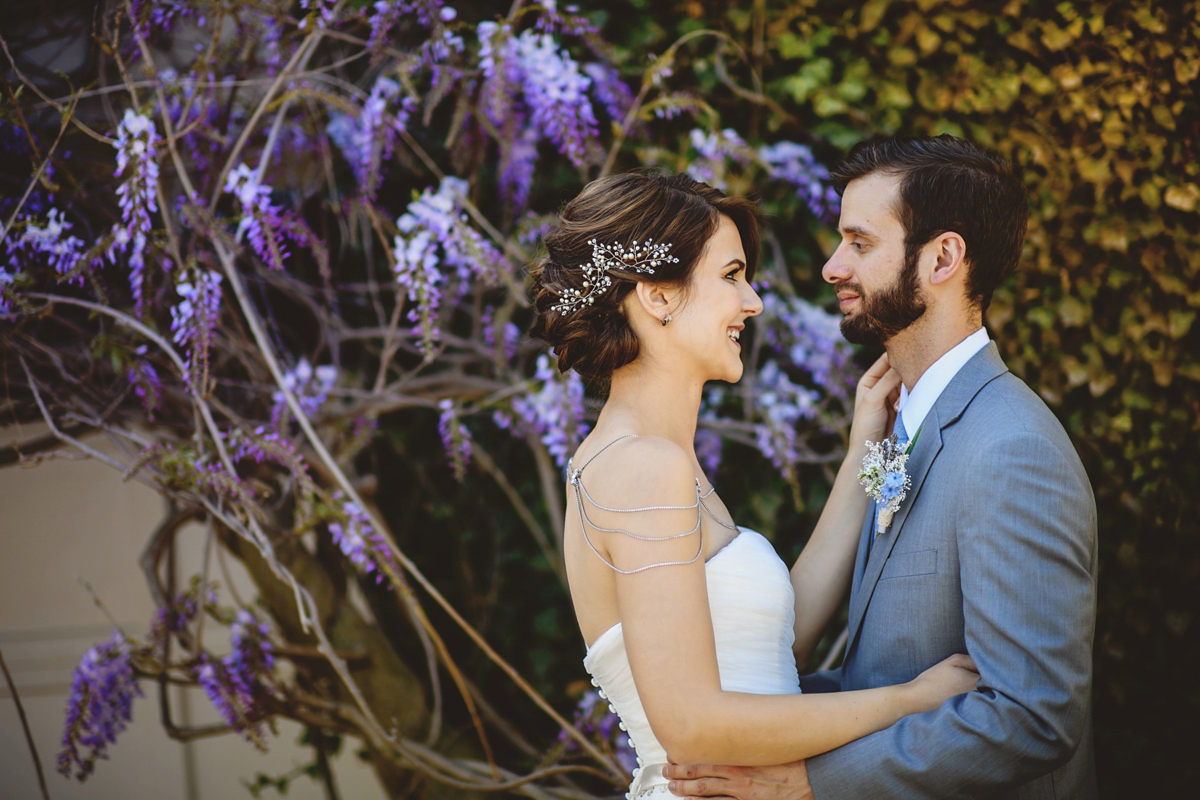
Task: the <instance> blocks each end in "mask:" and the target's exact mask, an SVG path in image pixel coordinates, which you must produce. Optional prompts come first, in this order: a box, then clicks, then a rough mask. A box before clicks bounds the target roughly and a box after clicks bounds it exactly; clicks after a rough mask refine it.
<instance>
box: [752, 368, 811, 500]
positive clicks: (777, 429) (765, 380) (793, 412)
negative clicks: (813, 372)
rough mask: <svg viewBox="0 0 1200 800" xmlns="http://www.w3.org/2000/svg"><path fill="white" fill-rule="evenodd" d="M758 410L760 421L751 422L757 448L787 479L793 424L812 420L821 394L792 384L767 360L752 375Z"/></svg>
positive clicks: (792, 463)
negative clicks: (754, 381) (756, 422)
mask: <svg viewBox="0 0 1200 800" xmlns="http://www.w3.org/2000/svg"><path fill="white" fill-rule="evenodd" d="M755 380H756V383H757V386H756V387H755V388H756V389H757V390H758V392H757V394H758V409H759V412H760V415H761V419H762V421H761V422H760V423H758V424H757V425H755V429H754V438H755V441H756V443H757V444H758V449H759V450H760V451H761V452H762V454H763V455H764V456H766V457H767V458H768V459H770V461H771V463H773V464H774V465H775V466H776V467H777V468H778V469H779V471H780V472H782V473H783V474H784V476H785V477H787V478H789V479H794V477H795V467H796V463H797V462H799V461H800V456H801V453H800V452H799V451H798V450H797V444H798V441H797V436H796V427H797V425H798V424H799V423H801V422H803V421H809V420H812V419H813V418H814V417H815V416H816V413H817V409H818V407H819V402H820V399H821V396H820V395H819V394H818V393H817V392H816V391H814V390H812V389H809V388H807V387H805V386H801V385H799V384H796V383H793V382H792V381H791V379H790V378H788V375H787V373H786V372H784V371H783V370H782V369H781V368H780V366H779V364H778V363H777V362H775V361H767V362H766V363H765V364H763V366H762V367H760V368H759V370H758V373H757V375H756V376H755Z"/></svg>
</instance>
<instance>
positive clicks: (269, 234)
mask: <svg viewBox="0 0 1200 800" xmlns="http://www.w3.org/2000/svg"><path fill="white" fill-rule="evenodd" d="M225 191H227V192H231V193H232V194H233V195H234V196H235V197H237V199H238V202H239V203H241V206H242V220H241V222H239V223H238V227H237V232H236V233H235V234H234V237H235V238H237V239H240V238H242V236H243V235H245V236H246V237H247V238H248V239H249V240H250V246H251V247H252V248H254V252H255V253H257V254H258V257H259V258H261V259H262V260H263V262H264V263H266V264H267V265H268V266H270V267H271V268H272V269H283V262H284V259H286V258H287V256H288V251H287V246H286V242H285V241H284V237H285V236H286V237H288V238H290V239H291V240H292V241H301V240H302V239H303V236H302V234H301V232H300V231H299V230H297V225H296V220H295V219H294V218H292V217H291V215H289V214H288V213H287V212H285V211H284V210H283V209H282V208H280V207H279V206H277V205H275V204H274V203H272V202H271V187H270V186H264V185H263V184H262V183H261V182H260V181H259V179H258V174H257V173H256V172H255V171H254V170H252V169H250V168H249V167H248V166H246V165H245V164H238V165H237V166H236V167H235V168H233V169H232V170H230V172H229V176H228V177H227V178H226V179H225Z"/></svg>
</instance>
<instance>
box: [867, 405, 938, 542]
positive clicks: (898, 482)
mask: <svg viewBox="0 0 1200 800" xmlns="http://www.w3.org/2000/svg"><path fill="white" fill-rule="evenodd" d="M921 427H924V426H921ZM920 435H921V431H920V429H918V430H917V435H916V436H914V437H913V438H912V440H911V441H909V442H908V445H907V446H902V445H901V444H900V441H899V440H898V439H897V438H896V436H895V434H893V435H891V436H889V437H888V438H886V439H884V440H883V441H882V442H870V441H869V442H867V455H866V456H865V457H864V458H863V465H862V469H861V470H860V471H859V473H858V482H859V483H861V484H862V485H863V488H864V489H866V491H867V494H869V495H870V496H871V498H872V499H873V500H874V501H875V502H876V503H878V504H879V513H878V516H877V517H876V519H875V535H876V536H878V535H879V534H881V533H883V532H884V531H886V530H887V529H888V526H889V525H891V524H892V517H893V516H895V514H896V512H897V511H898V510H899V509H900V504H901V503H903V502H904V498H905V497H907V496H908V490H909V489H910V488H911V487H912V479H911V478H909V477H908V472H907V470H905V465H906V464H907V463H908V454H909V453H911V452H912V449H913V445H915V444H916V443H917V437H918V436H920Z"/></svg>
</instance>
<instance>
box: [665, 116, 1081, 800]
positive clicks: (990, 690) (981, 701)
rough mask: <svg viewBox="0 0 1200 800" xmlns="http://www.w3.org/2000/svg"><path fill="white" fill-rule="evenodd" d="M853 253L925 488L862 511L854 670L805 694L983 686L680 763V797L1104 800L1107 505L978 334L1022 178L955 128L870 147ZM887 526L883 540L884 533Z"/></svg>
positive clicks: (1022, 205)
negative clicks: (781, 759) (944, 676)
mask: <svg viewBox="0 0 1200 800" xmlns="http://www.w3.org/2000/svg"><path fill="white" fill-rule="evenodd" d="M834 181H835V185H836V186H837V187H838V189H839V191H841V192H842V195H843V199H842V214H841V220H840V223H839V229H840V232H841V236H842V241H841V244H840V246H839V247H838V248H837V250H836V251H835V252H834V254H833V256H832V257H831V258H830V259H829V262H828V263H827V264H826V265H825V268H824V270H823V271H822V274H823V275H824V277H825V280H827V281H829V282H830V283H832V284H833V285H834V288H835V290H836V292H837V298H838V302H839V305H840V307H841V310H842V313H843V314H844V318H843V320H842V333H843V335H845V337H846V338H847V339H849V340H850V341H852V342H856V343H861V344H867V345H878V344H882V345H883V346H884V347H885V348H886V349H887V353H888V358H889V360H890V361H891V364H892V366H893V367H894V368H895V369H896V371H897V372H898V373H899V374H900V378H901V380H902V381H903V388H902V390H901V396H900V410H899V414H898V416H897V421H896V434H897V436H898V437H900V438H901V439H902V440H903V439H908V440H910V441H913V440H915V441H913V445H912V449H911V451H910V455H909V459H908V464H907V472H908V475H909V476H910V477H911V480H912V486H911V488H910V489H909V491H908V495H907V497H906V499H905V501H904V502H903V503H902V504H901V505H900V508H899V510H898V511H896V513H895V516H894V518H892V519H891V520H890V523H889V524H888V525H886V526H878V525H877V522H876V514H875V511H874V506H875V504H874V503H872V505H871V510H870V511H868V513H867V519H866V521H865V522H864V524H863V531H862V539H861V542H860V543H859V547H858V557H857V561H856V563H855V568H854V575H853V580H852V586H851V592H850V619H849V639H848V641H847V646H846V656H845V660H844V662H843V664H842V666H841V667H840V668H839V669H836V670H833V671H831V672H827V673H818V674H817V675H811V676H808V677H807V678H805V679H803V680H802V684H803V686H804V690H805V691H837V690H850V689H862V688H868V687H873V686H882V685H886V684H895V683H903V682H906V681H909V680H911V679H912V678H914V677H916V675H917V674H918V673H920V672H921V671H922V670H924V669H925V668H926V667H929V666H932V665H933V664H935V663H937V662H938V661H940V660H941V659H943V658H945V657H946V656H949V655H951V654H952V653H960V652H966V653H969V654H970V655H971V657H972V658H973V659H974V660H975V664H976V666H977V667H978V668H979V673H980V680H979V685H978V687H977V688H976V690H975V691H974V692H971V693H970V694H966V695H960V696H958V697H954V698H951V699H950V700H947V701H946V702H945V703H943V704H942V706H941V708H939V709H937V710H936V711H930V712H926V713H923V714H916V715H913V716H909V717H906V718H904V719H902V720H901V721H900V722H898V723H896V724H895V725H893V726H892V727H890V728H888V729H886V730H883V731H880V732H878V733H875V734H872V735H870V736H867V737H865V738H863V739H859V740H858V741H855V742H851V743H850V744H848V745H846V746H844V747H840V748H838V749H837V750H833V751H832V752H829V753H825V754H823V755H819V756H815V757H813V758H810V759H808V760H807V761H800V762H796V763H794V764H786V765H782V766H777V767H759V768H738V767H719V766H707V765H672V766H670V767H668V768H667V777H668V778H671V779H672V783H671V791H672V792H674V793H675V794H677V795H683V796H714V795H724V796H730V797H736V798H739V799H740V800H752V799H757V798H763V799H764V800H765V799H766V798H770V799H771V800H780V799H781V798H808V797H816V798H817V800H841V799H842V798H846V800H865V799H867V798H892V797H895V798H938V797H961V798H981V797H1002V798H1058V800H1062V799H1063V798H1094V797H1095V796H1096V780H1095V765H1094V758H1093V750H1092V742H1091V708H1092V706H1091V699H1090V698H1091V688H1092V635H1093V631H1094V627H1095V617H1096V508H1095V501H1094V500H1093V498H1092V493H1091V489H1090V487H1089V484H1088V479H1087V475H1086V474H1085V473H1084V470H1083V467H1082V465H1081V464H1080V462H1079V458H1078V457H1077V456H1076V454H1075V450H1074V449H1073V447H1072V445H1071V442H1070V440H1069V439H1068V438H1067V435H1066V433H1065V432H1064V431H1063V429H1062V426H1061V425H1060V424H1059V423H1058V421H1057V420H1056V419H1055V418H1054V416H1053V415H1052V414H1051V413H1050V411H1049V410H1048V409H1047V408H1046V406H1045V404H1043V403H1042V401H1041V400H1040V399H1038V397H1037V395H1035V394H1034V393H1033V392H1032V391H1030V389H1029V388H1028V387H1027V386H1026V385H1025V384H1024V383H1022V382H1021V381H1020V380H1019V379H1018V378H1016V377H1015V376H1013V375H1012V374H1011V373H1009V372H1008V370H1007V369H1005V366H1004V363H1003V362H1002V361H1001V360H1000V356H999V355H998V353H997V349H996V346H995V344H993V343H992V342H991V341H990V340H989V338H988V334H987V331H986V330H984V328H983V312H984V311H985V310H986V309H987V306H988V303H989V302H990V300H991V296H992V292H993V290H994V289H995V288H996V287H997V286H998V285H999V284H1000V283H1001V282H1002V281H1003V280H1004V279H1005V278H1007V277H1008V276H1009V275H1010V274H1011V273H1012V272H1013V270H1014V269H1015V267H1016V265H1017V261H1018V260H1019V258H1020V255H1021V245H1022V242H1023V240H1024V237H1025V226H1026V220H1027V217H1028V208H1027V205H1026V198H1025V192H1024V190H1023V188H1022V184H1021V182H1020V180H1019V179H1018V177H1017V176H1016V175H1015V174H1014V171H1013V170H1012V168H1011V167H1010V166H1009V165H1007V164H1006V163H1004V162H1002V161H1000V160H999V159H997V158H995V157H993V156H991V155H989V154H988V153H985V152H983V151H981V150H980V149H978V148H976V147H975V146H973V145H971V144H969V143H967V142H964V141H962V140H961V139H957V138H954V137H951V136H948V135H943V136H938V137H935V138H921V139H902V138H893V139H888V140H884V141H879V142H874V143H869V144H865V145H860V146H859V147H857V148H855V150H854V151H852V152H851V154H850V156H849V158H848V159H847V161H846V162H845V163H844V164H843V165H842V166H841V167H839V168H838V170H836V172H835V174H834ZM878 527H882V530H880V531H879V532H878V533H877V532H876V529H877V528H878Z"/></svg>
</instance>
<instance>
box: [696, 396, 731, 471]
mask: <svg viewBox="0 0 1200 800" xmlns="http://www.w3.org/2000/svg"><path fill="white" fill-rule="evenodd" d="M724 402H725V390H724V389H721V388H712V389H709V390H708V391H707V392H705V393H704V399H703V401H702V402H701V403H700V421H702V422H703V421H708V422H716V421H717V420H718V419H720V408H721V404H722V403H724ZM724 443H725V440H724V439H723V438H722V437H721V434H719V433H717V432H716V431H715V430H712V429H711V428H704V427H698V428H697V429H696V439H695V447H696V458H697V459H699V461H700V466H702V467H704V471H705V472H706V473H707V474H708V475H709V477H710V478H711V477H712V476H713V475H714V474H715V473H716V471H717V468H718V467H719V466H721V456H722V454H723V450H724Z"/></svg>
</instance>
